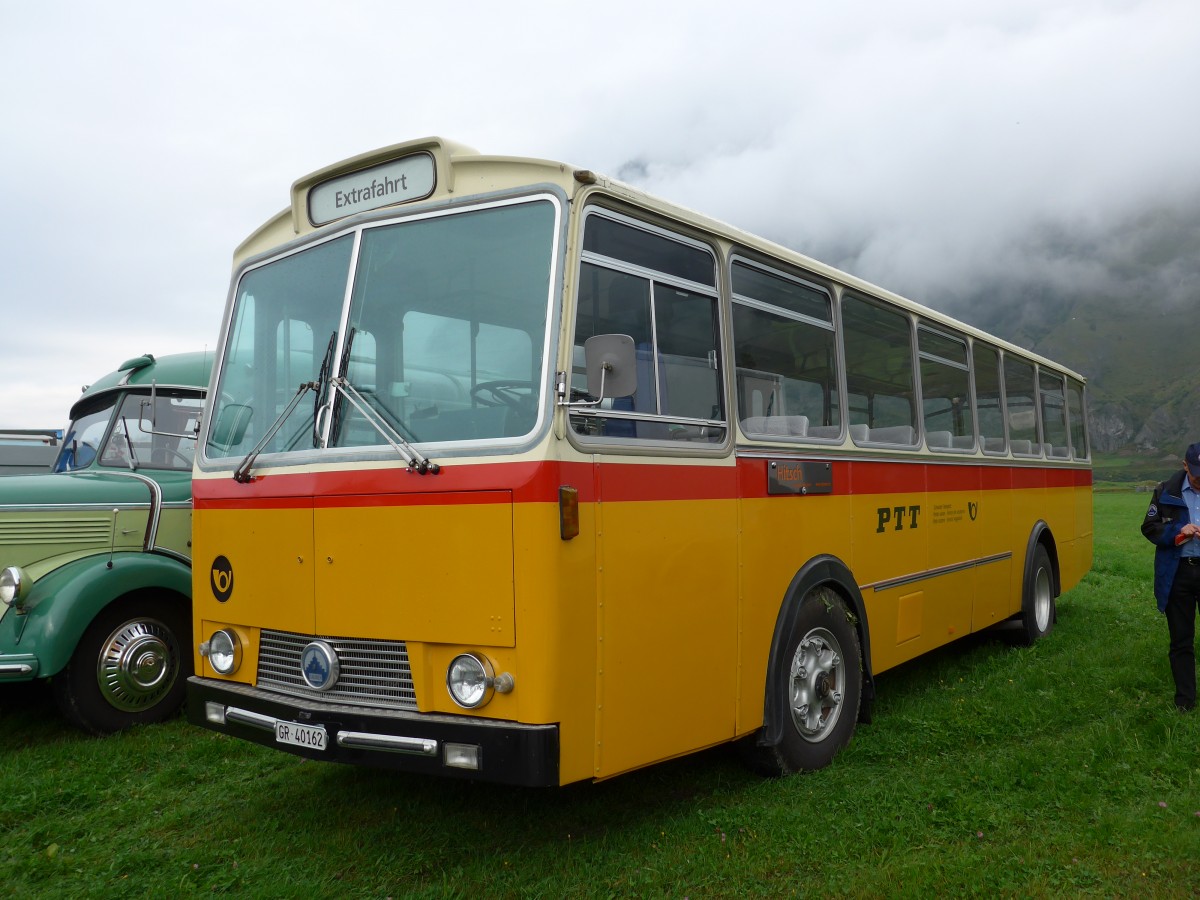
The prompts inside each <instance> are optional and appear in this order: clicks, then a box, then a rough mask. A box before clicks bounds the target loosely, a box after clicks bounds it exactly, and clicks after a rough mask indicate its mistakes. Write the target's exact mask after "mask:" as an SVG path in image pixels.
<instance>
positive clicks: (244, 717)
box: [225, 706, 279, 734]
mask: <svg viewBox="0 0 1200 900" xmlns="http://www.w3.org/2000/svg"><path fill="white" fill-rule="evenodd" d="M225 721H226V722H238V723H239V724H242V725H249V726H250V727H251V728H259V729H261V730H263V731H269V732H271V733H272V734H274V733H275V723H276V722H278V721H279V720H278V719H276V718H275V717H274V716H264V715H263V714H262V713H256V712H251V711H250V710H248V709H238V708H237V707H236V706H227V707H225Z"/></svg>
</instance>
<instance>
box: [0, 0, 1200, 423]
mask: <svg viewBox="0 0 1200 900" xmlns="http://www.w3.org/2000/svg"><path fill="white" fill-rule="evenodd" d="M0 85H2V87H0V99H2V103H0V111H2V112H0V114H2V115H3V122H4V125H3V140H2V141H0V198H2V199H3V212H4V217H3V223H2V224H0V237H2V240H0V267H2V271H3V281H2V282H0V302H2V304H3V310H4V315H5V319H6V321H7V323H8V327H6V328H5V329H4V332H3V333H4V335H5V340H4V341H3V344H2V345H0V429H3V428H42V427H61V426H62V425H65V424H66V422H65V419H66V414H67V409H68V407H69V406H70V404H71V403H72V402H73V400H74V399H75V398H76V397H77V396H78V393H79V390H80V387H81V386H82V385H83V384H85V383H87V382H89V381H90V380H93V379H95V378H97V377H98V376H100V375H102V374H104V373H105V372H108V371H111V370H112V369H113V368H115V366H116V365H117V364H118V363H119V362H121V361H122V360H124V359H126V358H128V357H131V356H135V355H138V354H141V353H145V352H151V353H155V354H162V353H171V352H177V351H182V350H192V349H205V348H208V349H209V350H212V349H214V345H215V342H216V339H217V332H218V328H219V324H220V316H221V311H222V307H223V304H224V301H225V295H226V291H227V288H228V278H229V271H230V258H231V254H232V251H233V248H234V246H235V245H236V244H238V243H239V242H240V241H241V240H242V239H243V238H244V237H245V236H246V235H247V234H249V232H251V231H252V230H254V228H256V227H257V226H258V225H259V224H260V223H261V222H262V221H263V220H265V219H266V218H268V217H269V216H271V215H272V214H274V213H275V212H277V211H279V210H280V209H282V208H283V207H284V206H286V205H287V203H288V190H289V187H290V185H291V183H292V181H294V180H295V179H296V178H298V177H299V176H301V175H304V174H306V173H308V172H310V171H313V170H315V169H318V168H321V167H323V166H325V165H328V164H329V163H332V162H335V161H337V160H339V159H342V158H345V157H348V156H351V155H354V154H357V153H360V152H363V151H366V150H369V149H373V148H375V147H379V146H383V145H386V144H391V143H396V142H398V141H402V140H408V139H411V138H416V137H422V136H426V135H430V134H440V135H443V136H445V137H449V138H452V139H455V140H458V141H461V142H463V143H466V144H469V145H471V146H474V147H476V148H478V149H480V150H481V151H483V152H486V153H501V154H518V155H529V156H540V157H546V158H552V159H561V160H564V161H567V162H570V163H573V164H576V165H580V166H584V167H587V168H591V169H594V170H598V171H602V172H605V173H606V174H610V175H613V176H617V177H620V178H623V179H625V180H627V181H631V182H633V183H635V184H637V185H639V186H641V187H644V188H647V189H649V190H651V191H653V192H655V193H658V194H661V195H663V196H665V197H667V198H669V199H671V200H674V201H676V202H678V203H681V204H683V205H687V206H691V207H694V208H697V209H699V210H701V211H703V212H706V213H709V214H711V215H714V216H716V217H718V218H721V219H724V220H726V221H729V222H731V223H732V224H734V225H737V226H740V227H742V228H745V229H747V230H749V231H753V232H757V233H759V234H762V235H764V236H766V237H769V238H772V239H774V240H776V241H779V242H780V243H783V244H786V245H788V246H791V247H794V248H796V249H798V250H800V251H802V252H805V253H808V254H810V255H813V256H816V257H818V258H821V259H823V260H825V261H827V262H831V263H834V264H835V265H839V266H841V267H842V268H845V269H848V270H849V271H852V272H854V273H855V274H857V275H860V276H862V277H865V278H868V279H870V280H872V281H875V282H877V283H879V284H882V285H884V286H886V287H889V288H892V289H894V290H897V291H899V292H901V293H904V294H907V295H909V296H911V297H913V298H914V299H917V300H920V301H922V302H925V303H928V304H929V305H932V306H935V307H937V308H940V309H944V310H946V311H948V312H951V313H952V314H954V315H958V316H961V317H963V318H965V319H967V320H968V321H974V320H975V318H976V317H975V316H974V315H973V313H974V312H976V311H975V310H972V309H971V303H972V299H971V298H974V297H978V296H979V295H980V294H981V292H982V287H981V286H984V285H1002V284H1013V283H1020V284H1022V285H1025V286H1026V287H1028V286H1029V285H1037V286H1038V291H1039V292H1042V293H1044V292H1045V291H1053V290H1055V289H1058V288H1062V287H1073V288H1075V289H1078V288H1079V287H1080V286H1081V285H1082V286H1084V287H1085V288H1086V289H1088V290H1093V289H1094V290H1108V291H1113V290H1118V289H1119V285H1118V284H1117V283H1119V282H1120V281H1121V280H1122V279H1126V280H1129V281H1130V282H1132V281H1133V279H1134V276H1133V275H1131V273H1140V274H1139V275H1138V277H1139V278H1142V279H1144V278H1146V277H1151V278H1152V279H1153V281H1154V291H1155V293H1156V295H1158V296H1163V297H1166V298H1168V299H1169V300H1171V301H1173V302H1175V303H1191V304H1192V305H1193V307H1194V306H1196V300H1197V294H1198V290H1197V287H1196V283H1195V276H1196V274H1197V265H1198V264H1197V258H1198V257H1200V253H1198V252H1197V251H1198V249H1200V224H1198V222H1200V218H1198V216H1197V213H1196V210H1197V209H1200V203H1198V202H1197V201H1198V200H1200V162H1198V156H1200V154H1198V148H1200V117H1198V116H1197V114H1196V108H1197V99H1196V93H1197V90H1196V89H1197V87H1200V14H1198V13H1197V12H1196V7H1195V3H1194V0H1160V2H1155V0H1141V2H1115V0H1114V2H1100V0H1092V2H1082V0H1080V2H1058V0H1003V2H1000V0H981V2H976V3H971V4H964V3H961V2H957V0H945V2H943V0H913V2H911V3H908V4H895V3H884V2H868V3H853V2H850V3H841V4H829V3H824V4H816V3H809V2H797V3H788V4H784V3H779V4H757V3H753V2H747V3H743V4H740V5H737V6H734V5H731V4H727V3H723V4H716V3H704V2H696V0H692V2H660V3H648V2H645V0H640V2H629V0H612V2H603V3H588V4H565V3H560V2H533V0H524V2H509V3H486V4H485V3H475V2H471V0H462V2H458V3H453V4H415V3H414V4H410V3H392V2H373V3H367V2H354V0H344V2H339V3H336V4H334V3H328V2H325V3H312V2H305V0H292V2H286V3H283V2H280V3H244V2H238V3H232V2H205V3H192V2H172V3H162V2H144V3H134V2H129V3H121V4H94V3H84V2H75V3H69V2H68V3H42V4H21V5H19V6H18V5H15V4H7V3H6V4H4V5H3V6H2V7H0ZM1147 273H1149V275H1148V276H1147ZM998 293H1003V291H999V292H998ZM1085 374H1086V373H1085Z"/></svg>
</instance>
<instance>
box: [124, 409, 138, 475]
mask: <svg viewBox="0 0 1200 900" xmlns="http://www.w3.org/2000/svg"><path fill="white" fill-rule="evenodd" d="M121 436H122V437H123V438H125V446H126V447H128V448H129V468H130V469H132V470H133V471H134V472H136V471H137V454H136V453H134V452H133V441H131V440H130V439H129V423H128V422H126V421H125V417H124V416H121Z"/></svg>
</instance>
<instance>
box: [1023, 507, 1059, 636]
mask: <svg viewBox="0 0 1200 900" xmlns="http://www.w3.org/2000/svg"><path fill="white" fill-rule="evenodd" d="M1038 544H1041V545H1042V546H1043V547H1044V548H1045V549H1046V555H1047V556H1049V557H1050V574H1051V576H1052V578H1053V581H1052V583H1051V590H1052V591H1053V593H1054V596H1055V597H1057V596H1058V595H1059V594H1061V593H1062V580H1061V576H1060V575H1059V563H1058V542H1057V541H1056V540H1054V532H1053V531H1051V530H1050V526H1049V524H1047V523H1046V521H1045V520H1044V519H1038V520H1037V522H1035V523H1034V525H1033V528H1031V529H1030V530H1029V540H1028V541H1027V542H1026V544H1025V565H1024V566H1023V567H1022V570H1021V584H1022V585H1026V584H1028V583H1029V579H1030V577H1031V576H1032V575H1033V551H1034V550H1035V549H1036V548H1037V546H1038ZM1056 617H1057V614H1056Z"/></svg>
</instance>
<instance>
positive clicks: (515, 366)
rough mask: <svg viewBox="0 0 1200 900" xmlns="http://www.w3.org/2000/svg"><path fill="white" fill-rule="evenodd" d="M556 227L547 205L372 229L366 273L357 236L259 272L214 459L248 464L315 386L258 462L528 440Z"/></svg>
mask: <svg viewBox="0 0 1200 900" xmlns="http://www.w3.org/2000/svg"><path fill="white" fill-rule="evenodd" d="M556 219H557V213H556V209H555V205H554V204H553V203H551V202H550V201H548V200H529V201H522V202H515V203H507V204H500V205H495V206H488V207H482V208H476V209H470V210H465V211H460V212H455V213H450V214H445V215H438V216H431V217H423V218H414V219H411V220H405V221H401V222H393V223H389V224H386V225H380V226H374V227H366V228H364V229H363V230H362V232H361V241H360V242H359V243H358V245H357V247H358V256H357V259H353V253H354V251H355V247H356V244H355V242H354V238H355V235H353V234H347V235H343V236H341V237H338V238H336V239H334V240H331V241H327V242H325V243H323V244H319V245H316V246H313V247H310V248H308V249H305V250H302V251H300V252H297V253H293V254H291V255H289V256H286V257H283V258H281V259H278V260H275V261H273V262H270V263H267V264H266V265H263V266H259V267H257V268H255V269H252V270H250V271H249V272H247V273H246V275H245V276H243V278H242V279H241V283H240V284H239V286H238V293H237V305H236V307H235V312H234V316H233V320H232V322H231V323H230V327H229V337H228V343H227V346H226V350H225V356H224V359H223V362H222V369H221V373H220V380H219V389H218V391H217V398H218V399H217V402H216V404H215V405H214V409H213V418H212V423H211V429H210V431H209V436H208V443H207V445H206V452H207V455H208V456H209V457H210V458H222V457H243V456H245V455H246V454H247V453H248V452H249V451H250V450H251V449H252V448H254V447H255V446H256V445H257V444H258V443H259V442H260V441H261V440H262V439H263V437H264V436H266V435H268V434H269V433H270V429H271V428H272V427H273V426H276V425H277V420H278V419H279V418H280V416H281V414H282V413H283V412H284V411H285V410H286V409H287V407H288V405H289V403H290V402H291V401H292V400H293V398H295V396H296V393H297V391H298V390H300V389H301V386H302V385H304V384H306V383H316V384H317V386H316V388H315V389H313V390H312V391H311V393H306V395H305V396H304V397H303V398H302V399H301V402H300V403H299V404H298V405H297V406H296V407H295V409H294V410H293V411H292V412H291V413H290V414H288V415H287V416H286V418H285V419H284V421H283V422H282V424H278V425H277V430H276V432H275V433H274V435H271V437H270V439H269V440H268V441H267V443H266V445H265V446H264V447H263V448H262V450H261V452H263V453H278V452H287V451H293V450H311V449H313V448H314V447H335V448H351V447H375V446H381V445H382V446H386V445H387V444H389V443H394V442H395V440H396V438H397V437H398V438H400V439H402V440H403V441H407V442H410V443H412V444H416V443H444V442H454V441H495V440H501V439H505V438H519V437H521V436H523V435H526V434H528V433H530V431H531V430H532V429H533V428H534V427H535V425H536V423H537V421H538V411H539V409H540V406H541V399H540V397H541V390H542V386H543V384H544V383H545V381H546V378H545V377H544V376H545V373H544V366H545V357H546V347H547V337H546V325H547V315H548V310H549V305H550V303H549V301H550V287H551V278H552V272H553V268H554V252H555V240H554V234H555V225H556ZM351 277H353V283H352V284H351V283H350V279H351ZM347 298H349V303H350V308H349V311H348V314H347V320H348V321H347V327H346V330H345V334H342V333H340V332H339V324H340V322H341V321H342V314H343V308H344V306H345V303H346V302H347ZM331 378H340V379H344V385H345V388H349V390H346V389H344V388H342V387H338V388H337V389H334V390H332V391H331V390H330V387H329V380H330V379H331ZM389 432H390V433H391V434H390V436H389V434H388V433H389Z"/></svg>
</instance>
